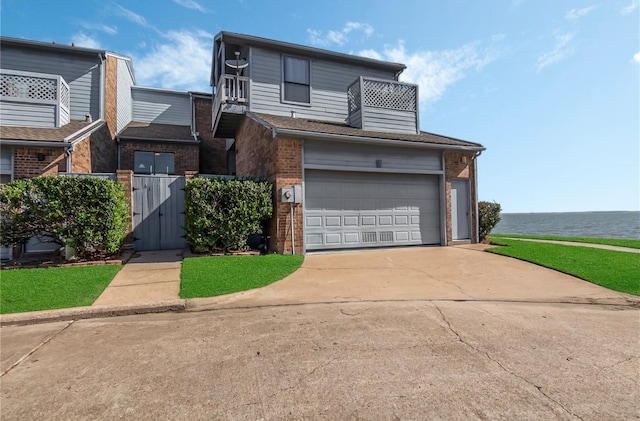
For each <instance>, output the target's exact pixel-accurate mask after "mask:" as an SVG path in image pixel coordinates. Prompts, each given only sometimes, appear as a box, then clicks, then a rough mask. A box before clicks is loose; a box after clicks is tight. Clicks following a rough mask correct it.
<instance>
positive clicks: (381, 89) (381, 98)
mask: <svg viewBox="0 0 640 421" xmlns="http://www.w3.org/2000/svg"><path fill="white" fill-rule="evenodd" d="M348 99H349V112H350V113H351V112H354V111H357V110H359V109H360V108H361V107H363V106H364V107H377V108H388V109H393V110H401V111H414V112H415V111H417V109H418V87H417V85H413V84H409V83H403V82H396V81H392V80H382V79H372V78H365V77H362V78H359V79H358V80H356V81H355V82H353V83H352V84H351V86H349V89H348Z"/></svg>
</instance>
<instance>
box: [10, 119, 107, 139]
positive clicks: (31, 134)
mask: <svg viewBox="0 0 640 421" xmlns="http://www.w3.org/2000/svg"><path fill="white" fill-rule="evenodd" d="M91 124H93V123H92V122H87V121H75V120H74V121H71V122H69V123H68V124H65V125H64V126H62V127H58V128H41V127H14V126H0V138H1V139H3V140H27V141H28V140H32V141H46V142H63V141H64V139H65V138H66V137H68V136H71V135H72V134H74V133H75V132H78V131H80V130H82V129H86V128H87V127H88V126H89V125H91ZM103 124H104V123H103ZM87 130H88V129H87ZM82 133H83V132H80V133H78V136H74V138H75V139H77V138H79V137H80V136H81V135H82ZM71 140H74V139H70V141H71Z"/></svg>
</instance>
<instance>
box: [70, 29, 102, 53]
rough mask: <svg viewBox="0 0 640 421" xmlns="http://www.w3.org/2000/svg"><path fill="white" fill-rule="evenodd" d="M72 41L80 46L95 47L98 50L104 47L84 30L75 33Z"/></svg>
mask: <svg viewBox="0 0 640 421" xmlns="http://www.w3.org/2000/svg"><path fill="white" fill-rule="evenodd" d="M71 42H73V43H74V44H75V45H76V46H78V47H84V48H95V49H98V50H100V49H102V47H100V43H99V42H98V41H97V40H96V39H95V38H91V37H90V36H88V35H87V34H85V33H84V32H78V33H76V34H75V35H73V36H72V37H71Z"/></svg>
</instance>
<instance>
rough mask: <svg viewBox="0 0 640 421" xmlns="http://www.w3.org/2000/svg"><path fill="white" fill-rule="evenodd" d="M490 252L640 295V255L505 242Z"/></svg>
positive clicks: (501, 242)
mask: <svg viewBox="0 0 640 421" xmlns="http://www.w3.org/2000/svg"><path fill="white" fill-rule="evenodd" d="M492 240H493V242H494V243H496V244H499V245H504V246H505V247H495V248H490V249H488V250H487V251H488V252H491V253H496V254H502V255H505V256H510V257H515V258H518V259H521V260H526V261H528V262H532V263H536V264H539V265H541V266H546V267H549V268H552V269H556V270H558V271H560V272H564V273H568V274H570V275H573V276H576V277H578V278H581V279H584V280H586V281H589V282H593V283H594V284H598V285H602V286H603V287H606V288H609V289H612V290H615V291H621V292H626V293H629V294H633V295H640V254H637V253H629V252H623V251H612V250H602V249H595V248H589V247H576V246H564V245H558V244H546V243H533V242H527V241H518V240H505V239H503V238H498V237H496V236H492Z"/></svg>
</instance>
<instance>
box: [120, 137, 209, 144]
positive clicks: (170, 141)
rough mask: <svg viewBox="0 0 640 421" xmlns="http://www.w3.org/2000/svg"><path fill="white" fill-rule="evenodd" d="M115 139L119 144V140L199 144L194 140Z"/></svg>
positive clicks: (197, 140)
mask: <svg viewBox="0 0 640 421" xmlns="http://www.w3.org/2000/svg"><path fill="white" fill-rule="evenodd" d="M116 139H117V140H118V142H120V141H121V140H132V141H136V140H139V141H141V142H147V141H151V142H167V143H192V144H198V143H200V140H199V139H195V140H191V139H159V138H155V137H122V136H116Z"/></svg>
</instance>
